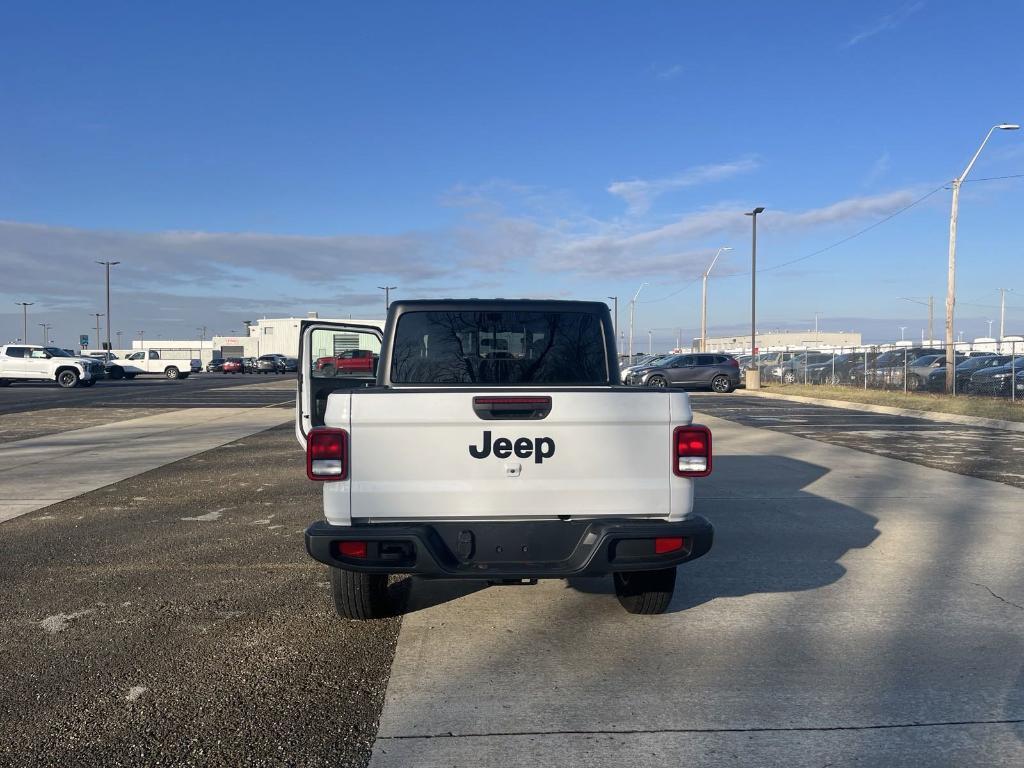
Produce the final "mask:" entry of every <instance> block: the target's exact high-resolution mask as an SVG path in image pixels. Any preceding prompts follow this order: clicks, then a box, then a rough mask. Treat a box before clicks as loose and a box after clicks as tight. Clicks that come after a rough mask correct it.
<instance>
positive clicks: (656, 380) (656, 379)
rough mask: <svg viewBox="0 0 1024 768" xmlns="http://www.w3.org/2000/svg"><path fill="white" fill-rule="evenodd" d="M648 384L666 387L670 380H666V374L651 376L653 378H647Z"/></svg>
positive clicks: (660, 387)
mask: <svg viewBox="0 0 1024 768" xmlns="http://www.w3.org/2000/svg"><path fill="white" fill-rule="evenodd" d="M647 386H648V387H654V388H655V389H665V387H667V386H668V382H667V381H666V380H665V377H664V376H651V378H649V379H648V380H647Z"/></svg>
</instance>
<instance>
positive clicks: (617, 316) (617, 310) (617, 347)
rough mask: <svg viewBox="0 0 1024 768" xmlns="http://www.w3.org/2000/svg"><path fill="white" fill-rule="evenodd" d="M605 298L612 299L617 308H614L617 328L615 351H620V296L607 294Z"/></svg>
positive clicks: (615, 327) (615, 326)
mask: <svg viewBox="0 0 1024 768" xmlns="http://www.w3.org/2000/svg"><path fill="white" fill-rule="evenodd" d="M605 298H606V299H611V300H612V302H613V303H614V304H615V309H614V310H612V312H613V313H614V318H615V324H614V326H613V327H614V329H615V351H616V352H618V351H619V297H618V296H605Z"/></svg>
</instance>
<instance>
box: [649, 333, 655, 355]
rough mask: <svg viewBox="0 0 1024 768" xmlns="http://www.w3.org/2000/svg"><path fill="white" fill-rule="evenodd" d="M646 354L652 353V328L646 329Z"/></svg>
mask: <svg viewBox="0 0 1024 768" xmlns="http://www.w3.org/2000/svg"><path fill="white" fill-rule="evenodd" d="M647 354H648V356H649V355H653V354H654V331H653V330H649V331H647Z"/></svg>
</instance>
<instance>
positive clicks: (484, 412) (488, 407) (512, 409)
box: [473, 397, 551, 421]
mask: <svg viewBox="0 0 1024 768" xmlns="http://www.w3.org/2000/svg"><path fill="white" fill-rule="evenodd" d="M473 412H474V413H475V414H476V415H477V416H479V417H480V418H481V419H484V420H485V421H494V420H497V419H543V418H545V417H546V416H547V415H548V414H549V413H551V398H550V397H474V398H473Z"/></svg>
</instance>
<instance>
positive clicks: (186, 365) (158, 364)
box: [120, 349, 203, 379]
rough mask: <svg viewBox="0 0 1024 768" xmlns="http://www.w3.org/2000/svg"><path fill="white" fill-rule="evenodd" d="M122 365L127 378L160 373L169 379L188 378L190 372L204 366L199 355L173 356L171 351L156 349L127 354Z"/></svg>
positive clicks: (195, 371)
mask: <svg viewBox="0 0 1024 768" xmlns="http://www.w3.org/2000/svg"><path fill="white" fill-rule="evenodd" d="M165 355H166V356H165ZM120 365H121V367H122V368H124V377H125V378H126V379H134V378H135V377H136V376H138V375H139V374H144V373H158V374H160V375H161V376H166V377H167V378H168V379H187V378H188V377H189V374H192V373H199V371H201V370H202V367H203V365H202V361H201V360H200V359H199V358H198V357H194V358H180V359H179V358H177V357H174V358H172V357H170V355H169V353H167V352H164V353H161V352H160V351H159V350H156V349H143V350H139V351H138V352H132V353H131V354H130V355H125V357H124V359H123V360H121V361H120Z"/></svg>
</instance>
